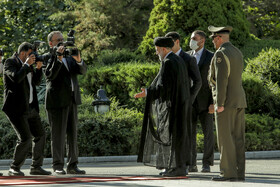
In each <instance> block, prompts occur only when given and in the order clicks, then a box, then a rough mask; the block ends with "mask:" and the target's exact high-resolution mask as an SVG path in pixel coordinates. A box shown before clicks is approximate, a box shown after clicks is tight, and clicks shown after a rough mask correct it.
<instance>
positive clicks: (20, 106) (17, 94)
mask: <svg viewBox="0 0 280 187" xmlns="http://www.w3.org/2000/svg"><path fill="white" fill-rule="evenodd" d="M32 51H33V45H32V44H30V43H27V42H24V43H22V44H21V45H20V46H19V48H18V52H17V53H15V54H14V55H13V56H12V57H11V58H9V59H7V60H6V62H5V65H4V72H3V74H4V76H3V82H4V104H3V108H2V110H3V111H4V112H5V114H6V116H7V118H8V119H9V121H10V123H11V125H12V127H13V128H14V130H15V131H16V134H17V136H18V142H17V145H16V147H15V151H14V156H13V161H12V164H11V166H10V170H9V173H8V175H10V176H24V173H23V172H22V171H20V167H21V166H22V165H23V163H24V161H25V158H26V156H27V155H28V153H29V150H30V148H31V145H32V143H33V146H32V164H31V170H30V174H31V175H50V174H51V172H49V171H46V170H44V169H43V168H42V167H41V166H42V164H43V151H44V145H45V130H44V127H43V126H42V124H41V119H40V116H39V105H38V99H37V94H36V88H35V85H39V84H40V82H41V79H42V68H41V67H42V62H37V63H36V68H33V66H32V64H34V63H35V61H36V58H35V55H34V54H32Z"/></svg>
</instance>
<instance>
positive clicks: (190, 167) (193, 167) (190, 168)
mask: <svg viewBox="0 0 280 187" xmlns="http://www.w3.org/2000/svg"><path fill="white" fill-rule="evenodd" d="M189 172H198V169H197V166H189Z"/></svg>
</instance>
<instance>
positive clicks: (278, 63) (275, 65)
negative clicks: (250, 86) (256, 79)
mask: <svg viewBox="0 0 280 187" xmlns="http://www.w3.org/2000/svg"><path fill="white" fill-rule="evenodd" d="M246 71H247V72H251V73H254V74H255V75H258V76H260V77H261V79H262V80H265V81H272V82H273V83H277V82H278V81H279V80H280V49H273V48H269V49H265V50H262V51H261V52H260V53H259V55H258V56H257V57H255V58H253V59H250V60H248V62H247V67H246Z"/></svg>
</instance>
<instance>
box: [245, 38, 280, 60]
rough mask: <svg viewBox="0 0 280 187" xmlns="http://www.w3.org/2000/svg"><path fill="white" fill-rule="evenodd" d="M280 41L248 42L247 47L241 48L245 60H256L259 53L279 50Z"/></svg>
mask: <svg viewBox="0 0 280 187" xmlns="http://www.w3.org/2000/svg"><path fill="white" fill-rule="evenodd" d="M279 46H280V40H258V39H257V40H251V41H250V40H248V41H247V43H245V45H244V46H243V47H242V48H240V50H241V51H242V53H243V55H244V59H245V61H246V62H247V60H249V59H252V58H255V57H257V56H258V55H259V53H260V52H261V51H262V50H264V49H268V48H273V49H279Z"/></svg>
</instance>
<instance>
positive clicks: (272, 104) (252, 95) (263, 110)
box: [242, 72, 280, 119]
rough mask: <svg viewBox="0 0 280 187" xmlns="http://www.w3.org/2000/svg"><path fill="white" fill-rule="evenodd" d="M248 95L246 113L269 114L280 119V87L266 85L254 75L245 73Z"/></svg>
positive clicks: (244, 81)
mask: <svg viewBox="0 0 280 187" xmlns="http://www.w3.org/2000/svg"><path fill="white" fill-rule="evenodd" d="M242 78H243V87H244V90H245V93H246V99H247V105H248V108H247V109H246V113H250V114H254V113H256V114H267V115H270V116H272V117H276V118H279V119H280V95H279V87H278V85H274V84H268V83H265V82H264V81H262V80H261V79H260V77H258V76H256V75H255V74H253V73H249V72H245V73H243V76H242Z"/></svg>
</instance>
